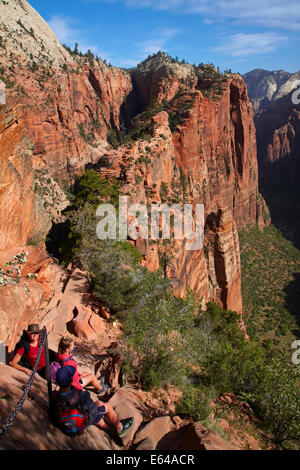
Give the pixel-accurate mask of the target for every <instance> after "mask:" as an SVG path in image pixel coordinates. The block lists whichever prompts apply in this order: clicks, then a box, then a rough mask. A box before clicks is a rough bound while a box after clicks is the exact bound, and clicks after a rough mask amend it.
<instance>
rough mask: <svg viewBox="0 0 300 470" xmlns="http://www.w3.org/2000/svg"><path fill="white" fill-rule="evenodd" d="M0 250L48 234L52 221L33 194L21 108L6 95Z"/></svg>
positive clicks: (0, 148)
mask: <svg viewBox="0 0 300 470" xmlns="http://www.w3.org/2000/svg"><path fill="white" fill-rule="evenodd" d="M0 159H1V163H0V165H1V166H0V171H1V182H0V251H1V250H4V249H9V248H12V247H15V246H21V245H25V244H26V242H27V241H28V240H29V239H30V238H31V237H33V236H34V235H35V234H38V233H40V234H46V233H47V232H48V231H49V229H50V227H51V225H50V220H49V218H48V216H47V214H46V212H45V211H44V209H43V207H42V206H41V205H40V204H39V201H38V200H37V198H36V195H35V193H34V191H33V188H34V184H33V167H32V150H31V145H30V142H29V140H28V138H27V134H26V126H25V122H24V117H23V113H22V110H21V106H20V105H19V104H18V103H17V102H16V99H15V97H14V96H11V95H10V94H8V95H7V103H6V105H5V106H4V105H0Z"/></svg>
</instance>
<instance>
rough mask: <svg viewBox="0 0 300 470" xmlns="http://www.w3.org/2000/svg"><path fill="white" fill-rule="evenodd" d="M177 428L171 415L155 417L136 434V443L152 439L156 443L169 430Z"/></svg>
mask: <svg viewBox="0 0 300 470" xmlns="http://www.w3.org/2000/svg"><path fill="white" fill-rule="evenodd" d="M174 428H175V425H174V423H173V422H172V419H171V418H170V416H163V417H161V418H155V419H153V420H152V421H150V423H148V424H146V426H145V427H144V428H142V429H141V430H140V431H139V432H138V433H137V434H136V436H135V439H134V444H140V443H141V442H142V441H144V440H147V439H150V440H151V441H152V442H154V443H155V446H156V444H157V443H158V442H159V441H160V440H161V439H162V438H163V436H165V435H166V434H168V433H169V432H171V431H172V430H173V429H174Z"/></svg>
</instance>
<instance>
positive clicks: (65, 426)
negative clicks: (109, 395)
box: [54, 389, 88, 437]
mask: <svg viewBox="0 0 300 470" xmlns="http://www.w3.org/2000/svg"><path fill="white" fill-rule="evenodd" d="M54 397H55V402H56V423H57V426H58V427H59V428H60V429H61V431H62V432H63V433H64V434H66V435H67V436H70V437H75V436H80V435H81V434H82V433H83V432H84V430H85V428H86V424H87V420H88V416H87V415H86V414H83V413H81V412H80V411H79V410H78V409H77V407H76V405H77V402H78V398H79V390H76V389H73V394H72V397H71V399H70V400H69V401H68V402H67V405H68V406H67V407H66V403H65V404H63V403H62V400H61V398H60V395H59V392H54Z"/></svg>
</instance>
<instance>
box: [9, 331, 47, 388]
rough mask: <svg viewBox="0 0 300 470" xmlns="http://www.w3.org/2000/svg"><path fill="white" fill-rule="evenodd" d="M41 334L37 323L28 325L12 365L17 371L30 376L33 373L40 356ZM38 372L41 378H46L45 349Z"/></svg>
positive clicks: (16, 349) (17, 347)
mask: <svg viewBox="0 0 300 470" xmlns="http://www.w3.org/2000/svg"><path fill="white" fill-rule="evenodd" d="M40 332H41V330H40V327H39V325H38V324H37V323H33V324H31V325H28V328H27V330H26V331H25V335H24V334H23V336H22V338H21V340H20V341H19V343H18V344H17V346H16V348H15V354H14V357H13V359H12V361H11V363H10V365H11V366H12V367H14V368H15V369H17V370H21V371H22V372H25V373H26V374H27V375H29V376H30V375H31V373H32V369H33V368H34V365H35V361H36V358H37V355H38V351H39V342H40ZM24 364H25V365H24ZM37 372H38V374H39V375H40V376H41V377H43V379H44V378H45V376H46V359H45V351H44V348H43V349H42V353H41V357H40V361H39V364H38V368H37Z"/></svg>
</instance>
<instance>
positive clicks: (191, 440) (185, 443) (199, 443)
mask: <svg viewBox="0 0 300 470" xmlns="http://www.w3.org/2000/svg"><path fill="white" fill-rule="evenodd" d="M156 449H157V450H174V449H175V450H239V448H238V447H236V446H234V445H233V444H231V443H230V442H228V441H225V440H224V439H222V438H221V437H220V436H219V435H218V434H217V433H216V432H215V431H213V430H211V429H206V428H205V427H204V426H202V424H200V423H190V424H188V425H186V426H182V427H181V428H179V429H176V430H174V431H171V432H169V433H168V434H166V435H165V436H164V437H163V438H162V439H161V440H160V441H159V442H158V444H157V446H156Z"/></svg>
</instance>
